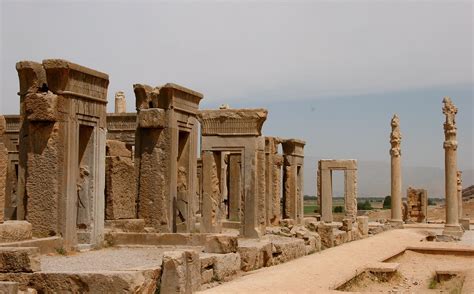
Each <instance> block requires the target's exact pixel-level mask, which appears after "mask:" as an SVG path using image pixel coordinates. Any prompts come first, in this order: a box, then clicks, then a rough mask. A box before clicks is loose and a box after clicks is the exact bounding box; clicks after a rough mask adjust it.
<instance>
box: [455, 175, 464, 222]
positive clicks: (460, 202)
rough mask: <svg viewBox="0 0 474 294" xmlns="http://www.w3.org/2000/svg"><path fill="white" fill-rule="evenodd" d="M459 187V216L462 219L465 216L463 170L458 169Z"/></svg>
mask: <svg viewBox="0 0 474 294" xmlns="http://www.w3.org/2000/svg"><path fill="white" fill-rule="evenodd" d="M456 175H457V183H458V185H457V188H458V216H459V219H460V220H461V219H462V218H463V215H462V171H460V170H458V172H457V174H456Z"/></svg>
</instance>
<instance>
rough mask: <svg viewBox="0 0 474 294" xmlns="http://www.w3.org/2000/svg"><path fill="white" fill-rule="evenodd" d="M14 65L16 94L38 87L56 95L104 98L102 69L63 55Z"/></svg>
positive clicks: (34, 90)
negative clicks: (83, 64)
mask: <svg viewBox="0 0 474 294" xmlns="http://www.w3.org/2000/svg"><path fill="white" fill-rule="evenodd" d="M16 69H17V71H18V76H19V78H20V93H19V94H20V95H24V94H26V92H28V91H30V92H36V91H37V89H39V88H42V92H46V91H47V90H50V91H52V92H54V93H55V94H59V95H62V94H64V95H75V96H79V97H81V98H85V99H92V100H96V101H102V102H105V103H106V102H107V87H108V85H109V76H108V75H107V74H105V73H102V72H99V71H96V70H93V69H91V68H88V67H85V66H82V65H78V64H75V63H72V62H69V61H67V60H63V59H45V60H43V62H42V64H40V63H37V62H34V61H20V62H17V64H16ZM34 88H36V89H34Z"/></svg>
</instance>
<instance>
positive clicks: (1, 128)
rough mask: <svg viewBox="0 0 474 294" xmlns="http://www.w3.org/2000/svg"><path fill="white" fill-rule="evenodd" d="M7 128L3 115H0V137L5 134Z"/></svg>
mask: <svg viewBox="0 0 474 294" xmlns="http://www.w3.org/2000/svg"><path fill="white" fill-rule="evenodd" d="M6 129H7V121H6V120H5V117H4V116H3V115H0V137H1V136H3V134H5V132H6Z"/></svg>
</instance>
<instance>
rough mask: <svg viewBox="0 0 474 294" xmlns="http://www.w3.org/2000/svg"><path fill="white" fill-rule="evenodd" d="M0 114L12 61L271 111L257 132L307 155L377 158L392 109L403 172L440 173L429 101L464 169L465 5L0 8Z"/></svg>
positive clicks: (469, 137)
mask: <svg viewBox="0 0 474 294" xmlns="http://www.w3.org/2000/svg"><path fill="white" fill-rule="evenodd" d="M1 3H2V4H1V79H0V80H1V85H0V88H1V100H0V102H1V103H0V113H18V110H19V98H18V96H17V95H16V93H17V91H18V77H17V73H16V70H15V63H16V62H17V61H19V60H25V59H26V60H36V61H41V60H42V59H46V58H64V59H68V60H70V61H73V62H75V63H79V64H81V65H85V66H88V67H91V68H94V69H97V70H100V71H103V72H106V73H108V74H109V76H110V86H109V101H111V103H109V106H108V109H109V111H112V110H113V96H114V93H115V92H116V91H118V90H124V91H125V94H126V96H127V100H128V105H127V108H128V110H130V111H133V110H134V95H133V89H132V85H133V84H134V83H148V84H151V85H161V84H164V83H166V82H175V83H178V84H182V85H184V86H187V87H189V88H192V89H194V90H197V91H199V92H202V93H203V94H204V95H205V98H204V99H203V101H202V104H201V107H202V108H215V107H217V106H218V105H219V104H221V103H228V104H230V105H231V107H232V106H233V107H265V108H268V109H269V110H270V114H269V118H268V120H267V122H266V124H265V133H266V134H268V135H277V136H278V135H280V136H283V137H297V138H302V139H304V140H306V141H307V143H308V144H307V148H306V154H308V155H312V156H316V157H327V158H356V159H360V160H377V161H388V160H389V154H388V149H389V143H388V136H389V132H390V118H391V116H392V115H393V113H394V112H397V113H398V114H399V116H400V120H401V128H402V134H403V141H402V148H403V149H402V150H403V156H404V157H403V160H404V164H406V165H413V166H416V165H420V166H434V167H443V164H444V161H443V160H444V157H443V156H444V152H443V149H442V142H443V130H442V123H443V120H444V117H443V115H442V112H441V107H442V104H441V101H442V97H443V96H445V95H450V96H452V99H453V101H454V103H455V104H457V105H458V107H459V115H458V128H459V138H458V139H459V155H458V156H459V166H460V168H462V169H468V168H473V166H474V163H473V150H474V144H473V137H474V136H473V132H474V128H473V112H474V110H473V85H474V81H473V56H472V54H473V42H474V38H473V2H471V1H463V2H461V1H442V2H441V1H418V2H417V1H390V2H389V1H331V2H322V1H312V2H309V1H305V2H294V1H292V2H287V3H285V2H268V1H265V2H263V1H245V2H234V1H232V2H229V1H221V2H211V1H205V2H204V1H197V2H186V3H183V1H180V3H174V2H150V1H148V2H138V1H134V2H133V3H132V2H125V1H113V2H112V1H102V2H100V1H94V2H92V1H91V2H84V1H63V2H46V1H15V2H13V1H2V2H1Z"/></svg>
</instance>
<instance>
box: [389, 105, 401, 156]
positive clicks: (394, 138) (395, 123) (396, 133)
mask: <svg viewBox="0 0 474 294" xmlns="http://www.w3.org/2000/svg"><path fill="white" fill-rule="evenodd" d="M390 125H391V126H392V132H391V133H390V144H391V148H390V155H391V156H393V157H398V156H400V155H401V150H400V144H401V142H402V133H401V132H400V119H399V118H398V116H397V115H396V114H394V115H393V118H392V121H391V122H390Z"/></svg>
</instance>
